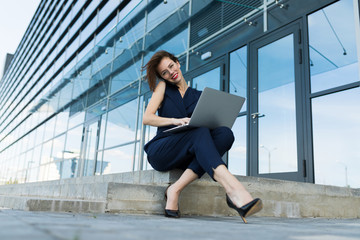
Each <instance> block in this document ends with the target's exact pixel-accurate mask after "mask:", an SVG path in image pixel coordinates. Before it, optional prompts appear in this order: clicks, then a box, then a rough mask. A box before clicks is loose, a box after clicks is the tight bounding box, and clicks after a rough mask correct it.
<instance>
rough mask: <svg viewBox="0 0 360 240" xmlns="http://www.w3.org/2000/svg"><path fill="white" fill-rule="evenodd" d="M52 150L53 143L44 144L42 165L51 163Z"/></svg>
mask: <svg viewBox="0 0 360 240" xmlns="http://www.w3.org/2000/svg"><path fill="white" fill-rule="evenodd" d="M51 148H52V141H48V142H47V143H44V144H43V147H42V152H41V164H44V163H48V162H50V161H51V158H50V157H51Z"/></svg>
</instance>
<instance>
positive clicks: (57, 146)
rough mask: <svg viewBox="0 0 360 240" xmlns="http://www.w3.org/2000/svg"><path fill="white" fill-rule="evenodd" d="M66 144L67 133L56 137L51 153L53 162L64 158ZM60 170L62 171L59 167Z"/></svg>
mask: <svg viewBox="0 0 360 240" xmlns="http://www.w3.org/2000/svg"><path fill="white" fill-rule="evenodd" d="M64 145H65V134H63V135H61V136H59V137H57V138H54V140H53V149H52V153H51V161H52V162H58V161H62V160H63V153H64ZM58 171H59V172H60V169H58Z"/></svg>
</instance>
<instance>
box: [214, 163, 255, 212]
mask: <svg viewBox="0 0 360 240" xmlns="http://www.w3.org/2000/svg"><path fill="white" fill-rule="evenodd" d="M214 179H215V180H216V181H217V182H219V183H220V184H221V185H222V186H223V187H224V188H225V191H226V194H227V195H228V196H229V198H230V199H231V201H232V202H233V203H234V204H235V205H236V206H237V207H242V206H243V205H245V204H246V203H248V202H250V201H252V200H253V198H252V197H251V195H250V193H249V192H248V191H247V190H246V189H245V187H244V186H243V185H242V184H241V183H240V182H239V181H238V180H237V178H236V177H235V176H234V175H232V174H231V173H230V172H229V170H228V169H227V168H226V167H225V166H224V165H220V166H218V167H217V168H216V169H214Z"/></svg>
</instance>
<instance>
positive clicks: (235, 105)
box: [164, 87, 245, 133]
mask: <svg viewBox="0 0 360 240" xmlns="http://www.w3.org/2000/svg"><path fill="white" fill-rule="evenodd" d="M244 102H245V98H243V97H240V96H237V95H233V94H230V93H226V92H222V91H219V90H215V89H212V88H208V87H206V88H205V89H204V91H203V92H202V93H201V95H200V98H199V101H198V102H197V104H196V106H195V109H194V112H193V114H192V116H191V119H190V122H189V123H188V124H186V125H182V126H176V127H173V128H170V129H167V130H165V131H164V132H172V133H175V132H180V131H184V130H187V129H191V128H194V127H207V128H210V129H214V128H217V127H222V126H224V127H228V128H232V126H233V125H234V122H235V119H236V117H237V116H238V114H239V112H240V109H241V107H242V105H243V104H244Z"/></svg>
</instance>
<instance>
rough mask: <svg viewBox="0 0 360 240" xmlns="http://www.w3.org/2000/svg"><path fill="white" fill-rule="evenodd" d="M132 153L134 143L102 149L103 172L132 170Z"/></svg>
mask: <svg viewBox="0 0 360 240" xmlns="http://www.w3.org/2000/svg"><path fill="white" fill-rule="evenodd" d="M133 155H134V144H129V145H126V146H122V147H119V148H113V149H110V150H106V151H104V158H103V169H104V171H103V174H111V173H120V172H130V171H132V169H133Z"/></svg>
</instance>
